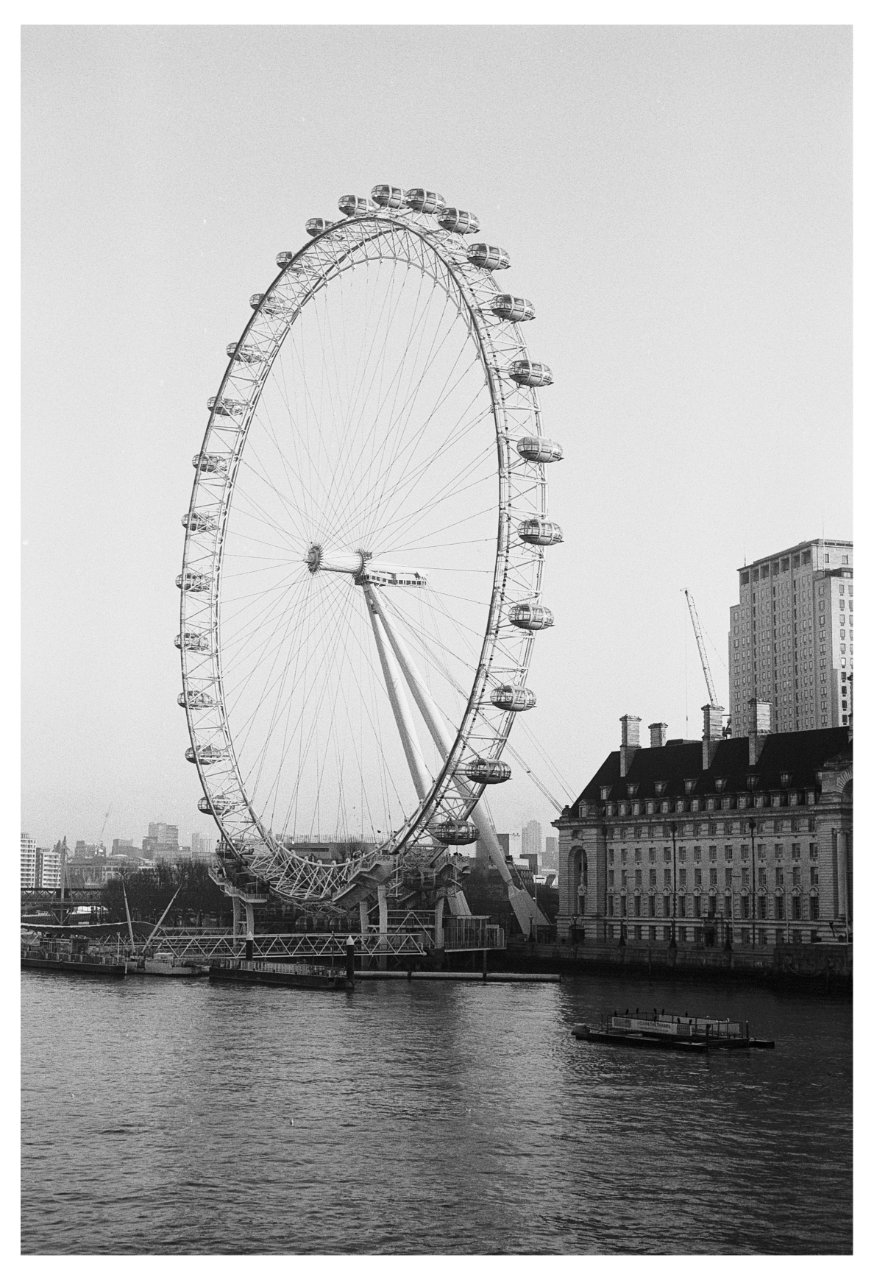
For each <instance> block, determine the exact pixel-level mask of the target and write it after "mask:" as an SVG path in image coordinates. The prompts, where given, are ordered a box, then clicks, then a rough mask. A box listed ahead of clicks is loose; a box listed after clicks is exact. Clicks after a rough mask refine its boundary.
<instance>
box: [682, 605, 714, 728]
mask: <svg viewBox="0 0 874 1280" xmlns="http://www.w3.org/2000/svg"><path fill="white" fill-rule="evenodd" d="M686 603H687V604H688V606H689V617H690V618H691V619H692V630H693V631H694V632H695V641H696V643H697V645H698V653H699V654H700V656H701V666H702V667H703V668H704V679H705V681H706V682H707V697H708V698H709V700H710V705H711V706H712V707H718V706H719V702H718V701H717V697H716V690H715V688H714V687H713V676H712V675H711V674H710V663H709V662H708V661H707V650H706V649H705V648H704V637H703V636H702V635H701V624H700V622H699V621H698V611H697V609H696V608H695V601H694V600H693V599H692V597H691V595H690V594H689V592H688V591H687V592H686Z"/></svg>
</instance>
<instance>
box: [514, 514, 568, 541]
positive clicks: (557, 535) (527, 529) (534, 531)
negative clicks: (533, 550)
mask: <svg viewBox="0 0 874 1280" xmlns="http://www.w3.org/2000/svg"><path fill="white" fill-rule="evenodd" d="M519 537H520V538H521V540H522V541H523V542H530V543H531V544H532V545H533V546H535V547H554V546H555V544H556V543H557V542H564V537H563V535H562V532H561V528H560V527H559V526H558V525H557V524H556V523H555V522H554V521H553V520H541V519H540V517H539V516H532V517H531V519H530V520H523V521H522V523H521V524H520V525H519Z"/></svg>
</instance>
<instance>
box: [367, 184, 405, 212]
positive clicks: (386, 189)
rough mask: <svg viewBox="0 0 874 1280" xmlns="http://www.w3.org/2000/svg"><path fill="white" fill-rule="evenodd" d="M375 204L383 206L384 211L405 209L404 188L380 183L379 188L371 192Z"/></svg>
mask: <svg viewBox="0 0 874 1280" xmlns="http://www.w3.org/2000/svg"><path fill="white" fill-rule="evenodd" d="M370 194H371V196H372V197H373V200H374V203H375V204H378V205H381V206H382V208H383V209H403V207H404V192H403V188H402V187H390V186H389V185H388V184H387V183H385V182H380V184H379V186H377V187H374V188H373V190H372V191H371V193H370Z"/></svg>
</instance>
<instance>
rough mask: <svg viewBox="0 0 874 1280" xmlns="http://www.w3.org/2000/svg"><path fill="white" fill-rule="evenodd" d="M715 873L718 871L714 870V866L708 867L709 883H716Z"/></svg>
mask: <svg viewBox="0 0 874 1280" xmlns="http://www.w3.org/2000/svg"><path fill="white" fill-rule="evenodd" d="M717 875H718V872H717V870H716V867H711V868H710V884H711V885H715V884H717V883H718V882H717V879H716V877H717Z"/></svg>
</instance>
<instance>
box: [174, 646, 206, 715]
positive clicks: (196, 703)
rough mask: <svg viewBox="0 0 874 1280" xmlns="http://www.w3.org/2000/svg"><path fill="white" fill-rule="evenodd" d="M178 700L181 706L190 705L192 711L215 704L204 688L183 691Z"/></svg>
mask: <svg viewBox="0 0 874 1280" xmlns="http://www.w3.org/2000/svg"><path fill="white" fill-rule="evenodd" d="M177 638H178V637H177ZM176 701H177V702H178V703H179V705H180V707H188V709H189V710H190V711H202V710H203V709H204V707H214V706H215V703H214V702H213V700H212V698H211V697H210V695H209V694H208V693H204V691H203V689H189V690H188V692H187V693H186V692H184V691H183V692H182V693H180V694H179V695H178V696H177V698H176Z"/></svg>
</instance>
